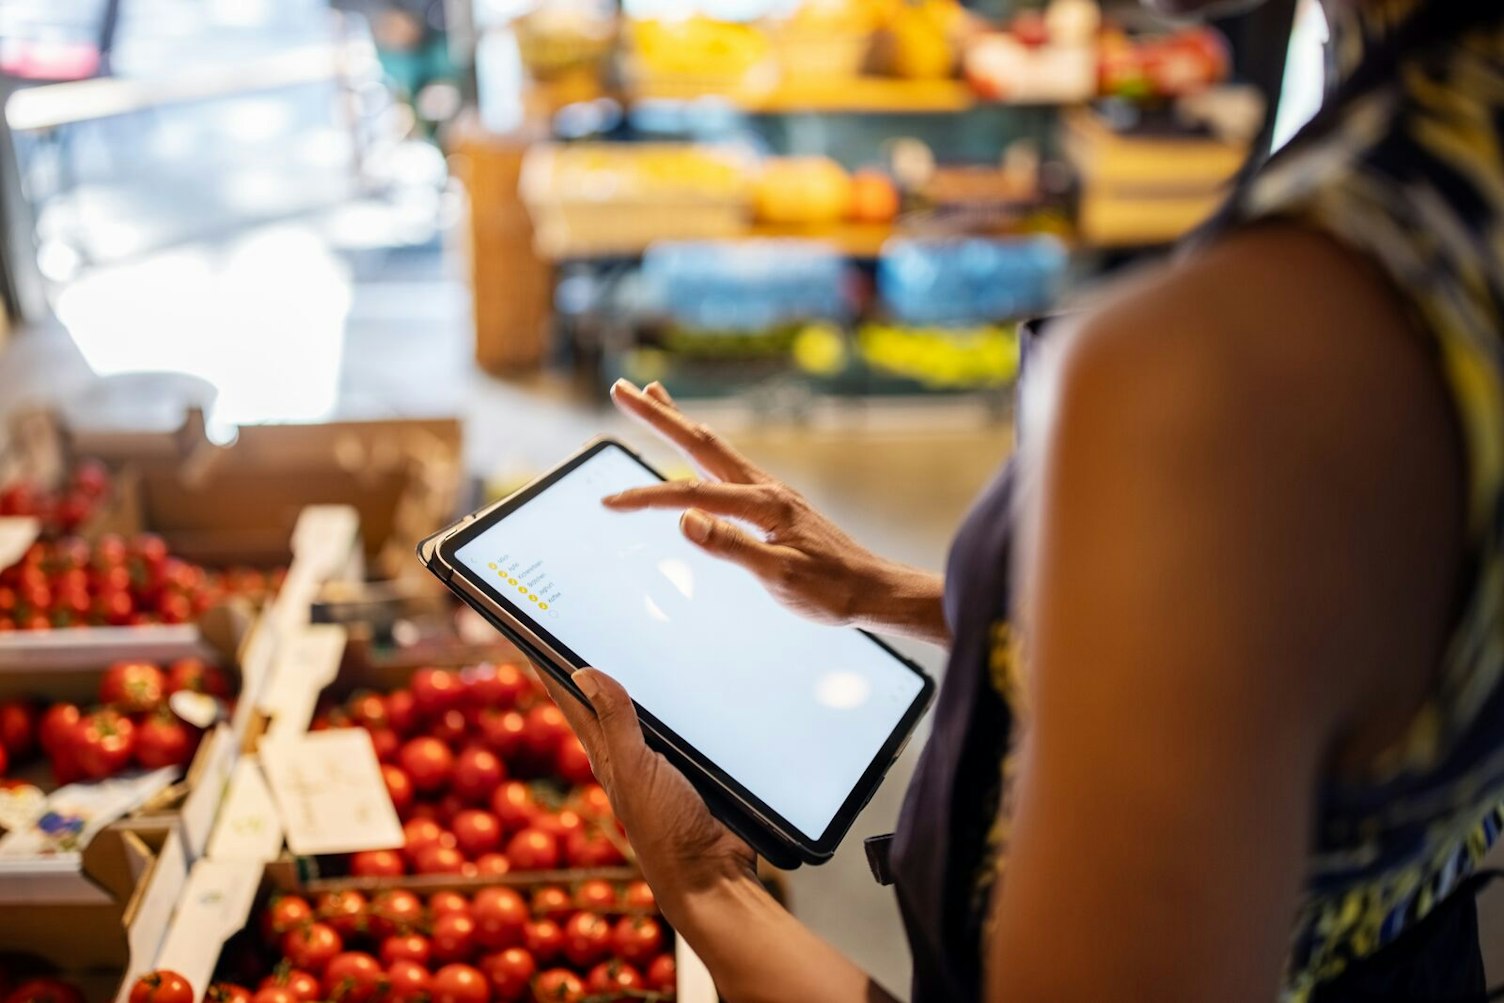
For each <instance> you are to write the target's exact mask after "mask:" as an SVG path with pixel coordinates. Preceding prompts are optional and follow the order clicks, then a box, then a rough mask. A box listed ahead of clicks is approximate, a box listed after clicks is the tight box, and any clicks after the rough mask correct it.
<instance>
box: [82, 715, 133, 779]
mask: <svg viewBox="0 0 1504 1003" xmlns="http://www.w3.org/2000/svg"><path fill="white" fill-rule="evenodd" d="M135 751H136V726H135V725H134V724H132V723H131V719H130V718H128V717H126V716H125V715H123V714H120V713H117V712H116V711H113V710H98V711H95V712H94V713H92V714H89V715H87V716H85V717H83V718H81V719H80V720H79V722H78V726H77V727H76V728H75V729H74V732H73V747H72V760H73V764H74V765H75V766H77V767H78V769H79V771H80V772H81V773H82V774H83V775H84V776H85V777H87V778H88V779H90V780H103V779H104V778H105V777H112V776H114V775H115V774H117V773H119V772H120V771H121V770H123V769H125V768H126V766H128V765H130V761H131V756H132V755H133V754H134V753H135Z"/></svg>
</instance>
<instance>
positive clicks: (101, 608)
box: [93, 589, 136, 627]
mask: <svg viewBox="0 0 1504 1003" xmlns="http://www.w3.org/2000/svg"><path fill="white" fill-rule="evenodd" d="M135 612H136V606H135V603H134V602H132V601H131V595H130V593H129V592H127V591H125V590H124V589H110V590H107V591H104V592H100V593H99V594H98V595H96V596H95V597H94V610H93V615H94V618H95V619H97V620H99V621H100V622H101V623H107V624H109V625H110V626H112V627H124V626H125V625H126V624H128V623H130V622H131V618H132V617H133V616H134V615H135Z"/></svg>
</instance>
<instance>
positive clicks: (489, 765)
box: [449, 746, 506, 804]
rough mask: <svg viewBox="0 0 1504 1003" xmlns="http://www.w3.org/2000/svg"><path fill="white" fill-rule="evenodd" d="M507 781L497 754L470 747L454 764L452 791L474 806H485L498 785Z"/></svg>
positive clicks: (450, 784)
mask: <svg viewBox="0 0 1504 1003" xmlns="http://www.w3.org/2000/svg"><path fill="white" fill-rule="evenodd" d="M505 779H506V770H505V769H504V768H503V767H502V765H501V760H500V759H497V758H496V753H494V752H492V751H491V750H490V749H483V748H481V747H480V746H470V747H468V748H466V749H465V750H464V751H463V752H461V753H460V754H459V758H458V759H456V760H455V762H454V777H453V779H452V780H450V783H449V787H450V790H452V791H454V793H456V794H458V795H459V796H460V797H461V798H464V799H465V800H466V801H469V802H471V803H472V804H485V803H486V801H487V799H489V798H490V797H491V794H492V793H493V792H494V791H495V790H496V787H497V785H498V784H500V783H501V782H502V781H503V780H505Z"/></svg>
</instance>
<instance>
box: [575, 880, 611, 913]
mask: <svg viewBox="0 0 1504 1003" xmlns="http://www.w3.org/2000/svg"><path fill="white" fill-rule="evenodd" d="M574 901H575V904H576V905H578V906H579V907H580V908H581V909H589V910H591V911H592V912H610V911H611V910H613V909H615V908H616V886H615V885H613V884H612V883H611V882H609V881H602V880H601V879H600V878H592V879H591V880H589V881H586V882H584V883H583V884H581V885H580V887H578V888H576V889H575V890H574Z"/></svg>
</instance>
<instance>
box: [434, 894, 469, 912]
mask: <svg viewBox="0 0 1504 1003" xmlns="http://www.w3.org/2000/svg"><path fill="white" fill-rule="evenodd" d="M428 911H429V912H430V913H432V914H433V915H435V916H442V915H444V914H445V913H446V912H462V913H464V914H465V915H466V916H469V915H471V911H470V900H469V899H467V898H465V896H463V895H461V894H460V893H459V892H434V893H433V894H432V895H430V896H428Z"/></svg>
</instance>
